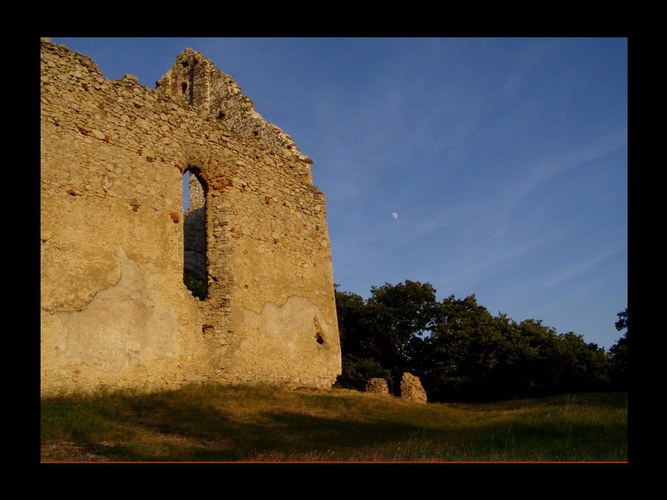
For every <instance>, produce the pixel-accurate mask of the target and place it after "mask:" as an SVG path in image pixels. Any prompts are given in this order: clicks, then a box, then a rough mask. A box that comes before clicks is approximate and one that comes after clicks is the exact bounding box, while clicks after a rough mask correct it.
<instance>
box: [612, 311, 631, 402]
mask: <svg viewBox="0 0 667 500" xmlns="http://www.w3.org/2000/svg"><path fill="white" fill-rule="evenodd" d="M617 316H618V321H617V322H616V330H618V331H621V330H625V333H624V334H623V336H622V337H621V338H620V339H618V341H617V342H616V344H614V345H613V346H612V347H611V349H609V357H610V363H611V367H610V381H611V387H612V388H613V389H615V390H618V391H627V390H628V385H629V370H628V365H629V356H628V332H629V328H628V308H627V307H626V308H625V310H624V311H622V312H620V313H618V314H617Z"/></svg>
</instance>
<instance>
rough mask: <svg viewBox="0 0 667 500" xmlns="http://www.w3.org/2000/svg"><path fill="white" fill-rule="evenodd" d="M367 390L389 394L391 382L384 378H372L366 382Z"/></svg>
mask: <svg viewBox="0 0 667 500" xmlns="http://www.w3.org/2000/svg"><path fill="white" fill-rule="evenodd" d="M365 389H366V392H375V393H378V394H386V395H389V384H387V381H386V380H385V379H383V378H376V377H374V378H371V379H369V380H368V382H366V388H365Z"/></svg>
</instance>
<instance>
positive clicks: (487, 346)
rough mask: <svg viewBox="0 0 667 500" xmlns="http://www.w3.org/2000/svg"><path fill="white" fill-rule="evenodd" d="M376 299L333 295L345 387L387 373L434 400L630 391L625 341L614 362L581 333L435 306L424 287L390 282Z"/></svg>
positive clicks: (472, 306) (375, 291)
mask: <svg viewBox="0 0 667 500" xmlns="http://www.w3.org/2000/svg"><path fill="white" fill-rule="evenodd" d="M371 293H372V295H371V297H370V298H369V299H368V300H366V301H364V300H363V299H362V298H361V297H360V296H358V295H355V294H350V293H344V292H339V291H336V300H337V310H338V317H339V326H340V332H341V346H342V352H343V375H342V376H341V378H340V379H339V384H340V385H341V386H343V387H350V388H356V389H359V388H362V387H363V385H364V384H365V380H367V379H368V378H370V377H371V376H383V375H378V374H377V373H378V372H379V371H380V370H385V371H388V372H389V373H391V377H390V378H387V377H385V378H387V380H390V379H391V380H400V377H401V375H402V373H403V372H405V371H407V372H411V373H413V374H415V375H417V376H419V377H420V378H421V381H422V384H423V385H424V388H425V389H426V392H427V394H428V397H429V400H430V401H492V400H500V399H511V398H522V397H535V396H545V395H551V394H562V393H566V392H581V391H601V390H625V386H624V385H623V384H622V383H621V382H620V381H621V380H622V379H623V377H624V376H625V375H624V374H625V373H626V372H624V371H623V370H627V368H625V367H626V366H627V365H626V364H623V363H624V362H623V360H624V359H626V358H624V356H625V355H626V353H627V349H626V348H625V345H626V343H625V342H622V341H623V339H621V341H619V345H617V346H614V348H612V351H611V356H610V354H609V353H606V352H605V351H604V349H601V348H599V347H598V346H597V345H595V344H587V343H586V342H584V340H583V337H582V336H581V335H577V334H575V333H573V332H568V333H565V334H558V333H557V332H556V331H555V330H554V329H553V328H550V327H547V326H545V325H542V322H541V321H539V320H533V319H528V320H525V321H522V322H521V323H517V322H516V321H514V320H512V319H511V318H508V317H507V316H506V315H504V314H501V313H499V314H498V315H497V316H494V315H492V314H491V313H489V311H488V310H487V309H486V308H484V307H483V306H481V305H479V304H478V303H477V299H476V297H475V296H474V295H471V296H469V297H466V298H464V299H457V298H456V297H454V296H453V295H452V296H450V297H447V298H446V299H444V300H442V301H440V302H438V301H437V300H436V291H435V289H434V288H433V287H432V286H431V285H430V284H428V283H426V284H422V283H417V282H411V281H406V282H405V283H400V284H398V285H390V284H388V283H387V284H385V285H384V286H381V287H373V288H372V289H371ZM619 316H621V314H619ZM624 317H625V318H627V313H626V314H625V316H624ZM621 320H623V317H622V318H621ZM623 324H625V323H623ZM614 360H616V361H617V362H616V364H614ZM370 373H374V374H373V375H367V374H370ZM364 377H367V378H366V379H365V380H364ZM393 388H394V392H397V390H398V387H396V385H394V386H393Z"/></svg>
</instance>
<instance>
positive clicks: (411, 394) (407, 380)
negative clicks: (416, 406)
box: [401, 372, 426, 403]
mask: <svg viewBox="0 0 667 500" xmlns="http://www.w3.org/2000/svg"><path fill="white" fill-rule="evenodd" d="M401 397H402V398H403V399H407V400H410V401H418V402H422V403H426V391H425V390H424V388H423V387H422V384H421V381H420V380H419V377H417V376H415V375H412V374H411V373H407V372H406V373H404V374H403V377H402V378H401Z"/></svg>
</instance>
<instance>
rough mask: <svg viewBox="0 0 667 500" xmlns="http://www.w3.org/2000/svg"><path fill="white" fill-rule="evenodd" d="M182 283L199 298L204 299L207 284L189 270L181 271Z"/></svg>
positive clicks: (206, 292)
mask: <svg viewBox="0 0 667 500" xmlns="http://www.w3.org/2000/svg"><path fill="white" fill-rule="evenodd" d="M183 283H185V286H186V287H188V290H190V291H191V292H192V295H194V296H195V297H197V298H198V299H199V300H204V299H205V298H206V296H207V295H208V284H207V283H206V280H203V279H202V278H200V277H199V276H197V275H196V274H194V273H191V272H189V271H184V272H183Z"/></svg>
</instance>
